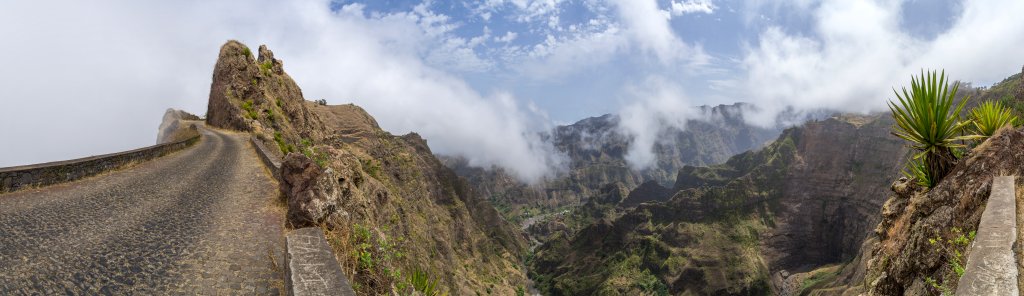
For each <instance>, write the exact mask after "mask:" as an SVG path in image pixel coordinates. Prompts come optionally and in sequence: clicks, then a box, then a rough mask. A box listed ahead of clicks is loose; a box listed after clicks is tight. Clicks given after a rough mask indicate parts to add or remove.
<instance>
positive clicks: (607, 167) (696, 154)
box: [441, 104, 780, 221]
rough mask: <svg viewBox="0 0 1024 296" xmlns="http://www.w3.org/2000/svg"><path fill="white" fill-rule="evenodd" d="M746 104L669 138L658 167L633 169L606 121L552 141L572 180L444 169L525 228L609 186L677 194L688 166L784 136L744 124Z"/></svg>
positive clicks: (574, 128)
mask: <svg viewBox="0 0 1024 296" xmlns="http://www.w3.org/2000/svg"><path fill="white" fill-rule="evenodd" d="M743 107H744V106H743V105H742V104H735V105H720V106H716V107H713V108H711V107H704V108H703V109H702V110H703V112H704V113H705V114H707V116H708V118H710V120H707V121H702V120H691V121H689V122H688V124H687V128H686V130H678V129H674V130H670V131H668V132H666V133H665V134H664V135H663V137H662V141H659V142H658V143H656V144H655V146H654V154H655V157H656V160H655V164H654V165H653V166H652V167H650V168H648V169H645V170H641V171H636V170H634V169H632V168H631V167H630V166H629V165H628V164H627V163H626V160H625V155H626V152H627V151H628V149H629V145H630V142H631V139H629V138H628V137H627V136H625V135H623V134H622V133H621V132H620V131H619V130H618V121H619V119H618V117H617V116H614V115H604V116H601V117H592V118H587V119H584V120H581V121H579V122H576V123H575V124H572V125H567V126H560V127H558V128H556V129H554V131H553V132H552V133H551V134H550V135H546V136H547V137H549V139H550V140H551V142H552V143H553V144H554V146H555V148H556V149H557V150H558V151H559V152H562V153H565V155H566V156H568V159H569V168H568V172H566V173H564V174H561V175H558V176H555V177H553V178H550V179H547V180H544V181H543V182H541V183H540V184H535V185H527V184H524V183H522V182H519V181H518V180H516V179H515V178H514V177H512V176H510V175H509V174H508V173H506V172H504V171H503V170H502V169H500V168H491V169H481V168H475V167H470V166H468V164H467V163H466V161H464V160H461V159H458V158H453V157H441V159H442V160H443V162H444V163H445V165H447V166H449V167H451V168H453V169H454V170H455V171H456V172H457V173H458V174H459V175H460V176H463V177H465V178H466V179H467V180H468V181H469V183H470V184H471V185H472V186H473V187H474V188H476V189H477V191H478V192H483V193H484V194H485V196H487V197H488V198H489V199H490V200H491V201H492V202H493V203H494V204H495V205H496V206H498V207H499V209H500V210H501V211H502V212H503V214H504V215H505V217H506V218H508V219H510V220H512V221H521V220H524V219H527V218H529V217H533V216H536V215H538V214H539V213H551V212H557V211H558V210H560V209H561V208H565V207H569V208H571V207H574V206H577V205H579V204H583V203H586V202H587V199H589V198H590V197H591V196H594V195H596V194H599V193H600V192H599V191H600V189H601V187H602V186H604V185H606V184H612V183H621V184H622V185H623V186H626V187H627V188H635V187H637V186H639V185H640V184H642V183H644V182H651V181H653V182H656V183H659V184H662V185H663V186H671V185H672V183H673V182H674V181H675V176H676V173H677V172H678V171H679V169H680V168H682V167H683V166H685V165H710V164H717V163H721V162H723V161H725V160H726V159H728V158H729V157H730V156H732V155H735V154H737V153H740V152H743V151H747V150H750V149H756V148H759V147H761V146H763V145H764V144H766V143H767V142H769V141H771V140H772V139H774V138H775V137H777V136H778V133H779V131H780V130H779V129H764V128H758V127H753V126H750V125H747V124H746V123H744V121H743V114H742V109H743Z"/></svg>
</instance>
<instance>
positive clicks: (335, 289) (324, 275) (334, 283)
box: [285, 227, 356, 296]
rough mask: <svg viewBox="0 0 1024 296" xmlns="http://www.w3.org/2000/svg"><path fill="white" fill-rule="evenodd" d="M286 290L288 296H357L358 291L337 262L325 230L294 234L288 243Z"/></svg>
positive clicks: (288, 239)
mask: <svg viewBox="0 0 1024 296" xmlns="http://www.w3.org/2000/svg"><path fill="white" fill-rule="evenodd" d="M285 246H286V247H285V277H286V279H285V288H286V289H287V290H288V295H296V296H306V295H342V296H355V295H356V292H355V290H352V285H351V284H349V282H348V279H347V278H345V273H343V272H342V271H341V264H338V260H337V259H335V258H334V252H333V251H332V250H331V246H330V245H329V244H327V238H325V237H324V233H323V230H320V228H318V227H306V228H300V229H296V230H293V231H292V232H291V233H288V235H287V238H286V239H285Z"/></svg>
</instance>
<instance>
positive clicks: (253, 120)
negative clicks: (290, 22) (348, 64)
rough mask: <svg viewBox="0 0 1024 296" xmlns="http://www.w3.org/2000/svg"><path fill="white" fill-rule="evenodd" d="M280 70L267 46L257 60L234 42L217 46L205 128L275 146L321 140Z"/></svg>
mask: <svg viewBox="0 0 1024 296" xmlns="http://www.w3.org/2000/svg"><path fill="white" fill-rule="evenodd" d="M282 65H283V62H281V61H280V60H278V59H275V58H274V53H273V52H271V51H270V50H269V49H267V48H266V46H261V47H260V51H259V57H258V58H257V59H256V60H254V59H253V56H252V51H251V50H250V49H249V48H248V47H247V46H245V45H244V44H242V43H240V42H238V41H234V40H231V41H228V42H227V43H225V44H224V45H223V46H221V49H220V54H219V56H218V58H217V63H216V65H215V66H214V69H213V82H212V83H211V85H210V100H209V104H208V105H207V112H206V114H207V115H206V123H207V124H208V125H210V126H214V127H219V128H225V129H233V130H239V131H249V132H252V133H254V134H255V135H256V136H257V137H259V138H260V139H261V140H264V141H270V140H273V141H274V142H276V143H277V145H281V144H285V143H300V142H302V140H310V141H313V140H320V139H322V138H323V137H324V131H325V128H324V125H323V123H322V122H320V121H319V119H318V118H316V117H313V116H312V115H311V114H310V111H309V109H308V108H307V104H306V100H305V99H304V98H303V96H302V90H301V89H299V86H298V85H297V84H295V81H293V80H292V78H291V77H290V76H288V74H287V73H285V72H284V70H283V68H282ZM282 150H285V151H287V150H288V149H282ZM281 156H283V154H282V155H281Z"/></svg>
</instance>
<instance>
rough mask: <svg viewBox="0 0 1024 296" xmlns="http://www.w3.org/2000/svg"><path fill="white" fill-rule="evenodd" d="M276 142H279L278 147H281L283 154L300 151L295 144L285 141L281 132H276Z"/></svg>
mask: <svg viewBox="0 0 1024 296" xmlns="http://www.w3.org/2000/svg"><path fill="white" fill-rule="evenodd" d="M274 142H277V148H278V149H281V153H282V154H285V155H287V154H288V153H289V152H296V151H298V150H296V149H295V146H292V144H288V143H287V142H285V140H284V138H283V137H282V136H281V132H274Z"/></svg>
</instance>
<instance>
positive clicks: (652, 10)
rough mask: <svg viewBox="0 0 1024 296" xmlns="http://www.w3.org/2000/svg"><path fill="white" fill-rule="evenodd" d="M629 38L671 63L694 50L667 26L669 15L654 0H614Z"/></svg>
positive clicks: (645, 49) (664, 61)
mask: <svg viewBox="0 0 1024 296" xmlns="http://www.w3.org/2000/svg"><path fill="white" fill-rule="evenodd" d="M612 2H613V3H614V4H615V5H616V7H617V8H618V11H619V15H620V17H621V19H622V22H623V24H624V26H625V27H626V30H627V32H628V33H629V34H630V36H632V41H635V42H636V43H637V44H639V45H640V47H641V49H643V50H644V51H649V52H652V53H654V54H655V56H657V57H658V59H659V60H660V61H661V62H662V63H666V64H667V63H673V62H676V61H678V60H679V59H680V58H682V57H685V56H688V55H689V54H691V53H692V52H693V51H692V50H691V49H690V48H689V47H688V46H687V45H686V44H684V43H683V41H682V40H680V39H679V37H678V36H676V34H675V33H674V32H673V31H672V27H670V26H669V24H668V20H669V18H670V17H669V16H668V15H667V14H666V13H665V12H664V11H662V10H661V9H659V8H658V3H657V1H655V0H639V1H638V0H613V1H612Z"/></svg>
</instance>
